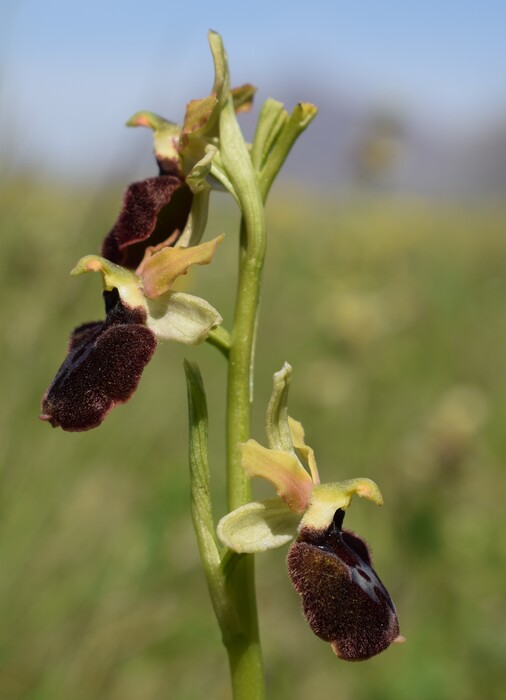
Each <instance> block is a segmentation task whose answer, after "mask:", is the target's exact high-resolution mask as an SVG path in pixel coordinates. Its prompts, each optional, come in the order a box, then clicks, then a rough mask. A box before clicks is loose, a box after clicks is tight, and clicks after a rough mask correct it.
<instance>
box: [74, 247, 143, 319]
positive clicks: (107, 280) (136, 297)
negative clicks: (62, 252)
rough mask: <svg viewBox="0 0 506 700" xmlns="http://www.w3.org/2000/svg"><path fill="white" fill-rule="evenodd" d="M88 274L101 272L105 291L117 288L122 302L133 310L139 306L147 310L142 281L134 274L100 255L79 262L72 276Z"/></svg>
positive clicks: (87, 256) (89, 256)
mask: <svg viewBox="0 0 506 700" xmlns="http://www.w3.org/2000/svg"><path fill="white" fill-rule="evenodd" d="M86 272H100V273H101V275H102V279H103V284H104V289H106V290H108V291H110V290H111V289H114V288H116V289H117V290H118V294H119V295H120V298H121V300H122V301H123V302H125V304H128V306H131V307H132V308H135V307H137V306H142V307H143V308H146V301H145V299H144V295H143V293H142V289H141V280H140V278H139V277H138V276H137V275H136V274H135V273H134V272H131V271H130V270H127V269H126V268H124V267H121V266H120V265H116V264H115V263H112V262H110V261H109V260H106V258H102V257H100V255H85V256H84V258H81V259H80V260H79V261H78V263H77V265H76V266H75V267H74V269H73V270H72V271H71V273H70V274H71V275H72V276H76V275H82V274H84V273H86Z"/></svg>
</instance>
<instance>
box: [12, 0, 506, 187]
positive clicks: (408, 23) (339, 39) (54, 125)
mask: <svg viewBox="0 0 506 700" xmlns="http://www.w3.org/2000/svg"><path fill="white" fill-rule="evenodd" d="M505 27H506V3H505V2H501V1H499V0H497V1H495V2H494V1H492V0H483V1H482V2H480V3H478V2H476V1H472V2H471V1H467V0H460V2H457V0H449V1H447V2H445V1H444V0H440V1H439V2H436V1H435V0H424V2H421V1H419V0H418V1H415V0H413V1H410V0H404V1H403V2H402V1H401V0H397V1H395V2H394V1H392V0H377V1H376V2H373V0H354V1H353V2H351V1H350V0H347V1H346V2H341V1H340V0H335V1H334V2H330V1H329V2H321V1H318V0H313V1H312V2H296V1H294V2H284V1H281V2H275V0H270V2H267V1H265V0H256V1H254V2H250V3H248V2H245V1H244V0H242V1H241V2H240V1H237V2H235V3H233V2H229V1H228V0H215V1H214V2H193V3H191V2H189V1H188V0H186V1H185V2H184V3H182V2H179V3H176V2H172V1H170V0H165V1H164V2H160V1H159V0H150V2H145V3H142V2H140V1H139V0H136V1H135V2H134V1H132V0H123V1H122V2H120V1H119V0H109V1H107V0H102V2H97V1H96V0H88V1H87V2H82V1H79V2H73V1H70V2H69V0H67V1H66V2H64V1H63V0H3V2H2V3H1V8H0V42H1V43H0V58H1V68H2V69H1V72H0V80H1V82H0V98H1V100H2V110H1V113H0V140H1V143H2V144H3V146H4V147H3V151H4V153H5V148H6V147H8V150H9V154H10V156H11V160H12V157H13V155H14V160H15V161H16V162H31V163H33V167H34V168H40V169H42V170H44V169H46V168H49V169H52V168H56V169H57V170H58V171H59V172H61V173H63V174H65V173H70V172H74V173H75V172H76V171H82V172H84V173H86V172H89V171H90V170H91V169H94V168H95V167H98V168H99V170H103V172H106V169H107V168H108V167H109V168H110V167H111V164H112V163H113V162H114V160H115V159H116V158H117V155H118V153H119V152H121V153H122V154H123V155H124V154H127V155H128V154H130V157H131V158H132V159H134V158H135V154H136V153H137V152H138V150H137V149H138V147H139V144H140V141H139V140H138V138H137V137H136V136H135V135H132V132H130V131H128V130H126V129H123V128H122V125H123V123H124V121H125V120H126V119H127V118H128V117H129V116H130V114H131V113H133V112H135V111H137V110H138V109H141V108H147V109H152V110H153V111H159V112H161V113H162V114H164V115H165V116H167V117H168V118H172V119H174V120H179V119H181V117H182V114H183V112H184V105H185V103H186V102H187V101H188V100H189V99H191V98H192V97H197V96H202V95H204V94H206V93H207V92H208V89H209V86H210V84H211V82H212V63H211V59H210V54H209V49H208V46H207V39H206V33H207V30H208V29H209V28H213V29H216V30H218V31H220V33H221V34H222V35H223V37H224V41H225V45H226V47H227V52H228V56H229V60H230V65H231V70H232V78H233V82H234V83H236V84H238V83H241V82H246V81H250V82H253V83H255V84H256V85H258V86H260V87H262V86H267V88H268V87H269V86H270V85H271V84H272V85H275V84H276V80H286V78H287V77H290V78H291V80H293V81H294V82H295V83H297V82H300V84H301V85H304V84H311V83H313V84H316V85H321V86H323V87H326V88H327V89H328V90H329V91H335V92H336V94H337V92H338V91H339V90H343V89H344V90H345V91H350V92H353V93H356V94H358V95H363V96H366V97H369V98H370V99H383V98H385V99H389V100H394V101H395V102H397V103H399V104H400V105H402V106H403V107H405V108H406V109H408V110H410V111H411V112H415V113H419V114H421V115H422V116H426V117H428V118H432V117H433V118H434V119H440V120H444V121H446V122H447V123H455V124H456V125H466V124H468V123H470V122H473V121H479V120H480V119H485V118H486V117H487V115H489V114H494V113H496V112H497V111H498V110H500V109H501V108H504V107H505V106H506V80H505V78H506V75H505V74H506V41H505V34H504V32H505ZM267 96H268V95H267V93H265V92H263V91H262V92H261V93H260V97H261V99H263V98H265V97H267ZM272 96H273V97H276V95H272ZM300 99H304V95H300ZM98 161H100V165H99V166H98V165H97V163H98Z"/></svg>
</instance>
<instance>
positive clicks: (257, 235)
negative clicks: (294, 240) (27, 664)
mask: <svg viewBox="0 0 506 700" xmlns="http://www.w3.org/2000/svg"><path fill="white" fill-rule="evenodd" d="M220 134H221V143H222V157H223V163H224V166H225V168H226V170H227V173H228V174H229V176H230V179H231V181H232V183H233V185H234V189H235V191H236V193H237V196H238V199H239V201H240V204H241V209H242V213H243V225H242V227H241V229H242V230H241V234H242V235H241V250H240V264H239V278H238V287H237V298H236V306H235V315H234V325H233V329H232V337H231V346H230V353H229V367H228V393H227V496H228V509H229V510H230V511H231V510H234V509H235V508H237V507H239V506H241V505H243V504H244V503H247V502H248V501H249V500H251V489H250V484H249V480H248V478H247V477H246V474H245V473H244V471H243V469H242V466H241V454H240V449H239V444H240V443H241V442H246V440H248V438H249V437H250V420H251V390H250V387H251V383H252V370H253V357H254V343H255V329H256V317H257V310H258V304H259V299H260V286H261V277H262V267H263V262H264V257H265V219H264V210H263V204H262V198H261V194H260V191H259V187H258V180H257V176H256V173H255V171H254V168H253V164H252V162H251V158H250V155H249V153H248V150H247V148H246V145H245V143H244V139H243V137H242V134H241V132H240V129H239V126H238V124H237V121H236V118H235V114H234V110H233V106H232V102H231V100H230V101H229V104H228V105H227V107H226V108H225V109H224V110H223V112H222V117H221V123H220ZM227 583H228V591H229V594H230V596H231V599H232V600H233V603H234V607H235V609H236V610H237V611H238V614H239V618H240V622H241V628H240V632H239V634H236V635H233V636H232V637H231V638H230V639H228V640H225V644H226V647H227V651H228V656H229V663H230V672H231V677H232V688H233V697H234V700H262V699H263V698H264V697H265V687H264V674H263V666H262V654H261V647H260V637H259V630H258V618H257V608H256V595H255V574H254V560H253V556H252V555H247V556H244V557H241V558H240V560H239V561H238V562H237V564H236V566H234V567H233V569H232V570H231V572H230V574H229V576H228V580H227Z"/></svg>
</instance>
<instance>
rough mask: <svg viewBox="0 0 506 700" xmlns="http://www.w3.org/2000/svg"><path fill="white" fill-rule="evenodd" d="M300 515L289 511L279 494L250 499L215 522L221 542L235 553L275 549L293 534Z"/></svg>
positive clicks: (290, 538)
mask: <svg viewBox="0 0 506 700" xmlns="http://www.w3.org/2000/svg"><path fill="white" fill-rule="evenodd" d="M299 520H300V515H297V514H296V513H293V512H292V511H291V510H290V508H289V507H288V506H287V505H286V503H284V501H282V500H281V499H280V498H268V499H266V500H265V501H253V502H251V503H246V504H245V505H244V506H240V507H239V508H236V509H235V510H233V511H232V512H231V513H229V514H228V515H225V517H223V518H222V519H221V520H220V522H219V523H218V527H217V530H216V531H217V533H218V537H219V538H220V540H221V541H222V542H223V544H225V545H227V547H229V548H230V549H232V550H233V551H234V552H237V553H239V554H247V553H250V554H253V553H255V552H265V551H267V550H268V549H276V548H277V547H282V546H283V545H284V544H286V543H287V542H290V540H292V539H293V538H294V537H295V536H296V534H297V526H298V523H299Z"/></svg>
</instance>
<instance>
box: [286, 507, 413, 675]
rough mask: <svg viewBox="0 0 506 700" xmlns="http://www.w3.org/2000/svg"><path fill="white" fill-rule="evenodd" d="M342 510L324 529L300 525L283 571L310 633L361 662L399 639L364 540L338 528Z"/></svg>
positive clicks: (343, 656)
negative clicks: (297, 594)
mask: <svg viewBox="0 0 506 700" xmlns="http://www.w3.org/2000/svg"><path fill="white" fill-rule="evenodd" d="M343 517H344V511H343V510H337V511H336V514H335V516H334V521H333V522H332V524H331V525H330V527H329V528H328V529H327V530H325V531H320V532H315V531H314V530H310V529H309V528H304V529H303V530H302V531H301V533H300V535H299V537H298V538H297V540H296V541H295V542H294V544H292V546H291V547H290V551H289V553H288V571H289V574H290V577H291V579H292V583H293V585H294V587H295V589H296V590H297V592H298V593H299V594H300V596H301V599H302V607H303V610H304V614H305V616H306V618H307V621H308V623H309V625H310V626H311V628H312V630H313V632H314V633H315V634H316V635H317V636H318V637H320V638H321V639H324V640H325V641H327V642H330V643H331V644H332V648H333V650H334V652H335V653H336V655H337V656H339V657H340V658H341V659H345V660H347V661H361V660H365V659H368V658H370V657H371V656H375V655H376V654H379V653H380V652H382V651H384V650H385V649H386V648H387V647H388V646H390V644H391V643H392V642H394V641H396V640H397V639H398V638H399V623H398V620H397V613H396V610H395V606H394V604H393V602H392V599H391V598H390V596H389V594H388V592H387V590H386V588H385V587H384V585H383V583H382V582H381V580H380V579H379V577H378V575H377V574H376V572H375V571H374V569H373V567H372V561H371V555H370V551H369V548H368V546H367V544H366V543H365V542H364V541H363V540H362V539H361V538H360V537H357V535H355V534H353V533H352V532H349V531H348V530H341V525H342V520H343Z"/></svg>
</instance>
